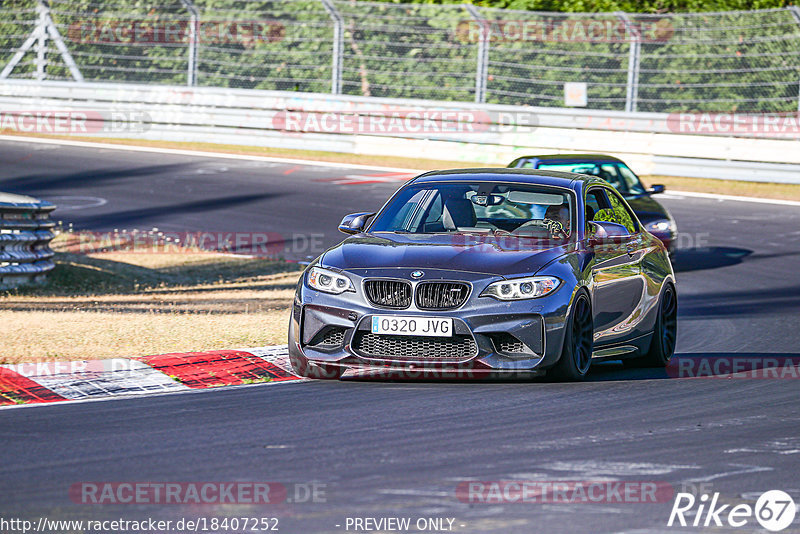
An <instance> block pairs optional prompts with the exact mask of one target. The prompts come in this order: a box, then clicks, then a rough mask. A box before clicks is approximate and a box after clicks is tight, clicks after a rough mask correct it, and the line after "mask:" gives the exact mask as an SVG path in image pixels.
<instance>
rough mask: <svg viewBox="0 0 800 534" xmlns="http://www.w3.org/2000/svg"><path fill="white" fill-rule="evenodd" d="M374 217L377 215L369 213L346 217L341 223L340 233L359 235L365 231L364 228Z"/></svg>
mask: <svg viewBox="0 0 800 534" xmlns="http://www.w3.org/2000/svg"><path fill="white" fill-rule="evenodd" d="M373 215H375V213H371V212H368V211H365V212H361V213H351V214H350V215H345V216H344V219H342V222H340V223H339V231H340V232H342V233H344V234H359V233H361V232H363V231H364V228H366V226H367V221H369V219H370V217H372V216H373Z"/></svg>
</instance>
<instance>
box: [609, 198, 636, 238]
mask: <svg viewBox="0 0 800 534" xmlns="http://www.w3.org/2000/svg"><path fill="white" fill-rule="evenodd" d="M608 200H609V201H610V202H611V209H612V212H613V219H614V220H612V221H611V222H615V223H618V224H621V225H622V226H624V227H625V228H627V229H628V232H630V233H631V234H635V233H636V232H637V231H638V230H639V227H638V225H637V224H636V218H635V217H634V215H633V214H632V213H631V212H630V211H629V209H628V207H627V206H626V205H625V203H624V202H623V201H622V200H621V199H620V198H619V197H618V196H617V194H616V193H612V192H610V191H609V192H608Z"/></svg>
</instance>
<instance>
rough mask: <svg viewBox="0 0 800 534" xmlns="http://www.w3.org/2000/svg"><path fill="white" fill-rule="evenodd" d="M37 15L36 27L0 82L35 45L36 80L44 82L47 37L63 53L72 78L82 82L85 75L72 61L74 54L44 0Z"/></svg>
mask: <svg viewBox="0 0 800 534" xmlns="http://www.w3.org/2000/svg"><path fill="white" fill-rule="evenodd" d="M36 13H37V14H38V19H37V21H36V27H34V29H33V31H32V32H31V34H30V36H28V38H27V39H26V40H25V43H23V45H22V46H21V47H19V48H18V49H17V52H16V53H15V54H14V56H13V57H12V58H11V59H10V60H9V62H8V63H7V64H6V66H5V67H4V68H3V70H2V72H0V80H4V79H6V78H8V77H9V75H10V74H11V71H13V70H14V67H16V66H17V65H18V64H19V62H20V61H21V60H22V58H23V57H25V54H26V53H27V52H28V50H30V49H31V48H32V47H33V46H34V45H36V60H35V61H34V64H35V65H36V79H37V80H39V81H41V80H43V79H44V77H45V75H46V74H47V65H46V57H45V52H46V50H47V47H46V44H47V36H48V35H49V36H50V39H52V40H53V42H54V43H55V44H56V48H58V51H59V52H61V56H62V58H63V59H64V63H66V64H67V68H69V72H70V74H72V77H73V78H75V81H77V82H82V81H83V75H82V74H81V71H80V69H78V65H76V64H75V60H74V59H72V54H70V53H69V50H68V49H67V46H66V45H65V44H64V40H63V39H62V38H61V34H60V33H59V32H58V28H56V25H55V24H54V23H53V19H52V18H50V10H49V9H48V7H47V5H45V3H44V1H43V0H39V1H38V2H37V3H36Z"/></svg>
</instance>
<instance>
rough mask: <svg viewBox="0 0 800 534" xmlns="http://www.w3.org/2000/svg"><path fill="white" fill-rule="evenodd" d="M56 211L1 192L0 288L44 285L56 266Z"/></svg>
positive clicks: (50, 206) (36, 200)
mask: <svg viewBox="0 0 800 534" xmlns="http://www.w3.org/2000/svg"><path fill="white" fill-rule="evenodd" d="M54 209H56V207H55V206H54V205H53V204H51V203H49V202H45V201H41V200H38V199H35V198H31V197H26V196H21V195H11V194H8V193H0V288H9V287H15V286H19V285H23V284H27V283H38V282H43V281H44V280H45V277H46V276H47V273H48V272H50V271H51V270H52V269H53V267H55V264H54V263H53V261H52V259H51V258H52V257H53V254H54V253H53V251H52V250H50V241H51V240H52V239H53V237H54V234H53V232H52V228H53V226H54V225H55V223H54V222H53V221H51V220H50V212H52V211H53V210H54Z"/></svg>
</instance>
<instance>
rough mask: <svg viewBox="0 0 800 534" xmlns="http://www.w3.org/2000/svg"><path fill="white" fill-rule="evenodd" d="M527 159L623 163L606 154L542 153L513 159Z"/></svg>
mask: <svg viewBox="0 0 800 534" xmlns="http://www.w3.org/2000/svg"><path fill="white" fill-rule="evenodd" d="M528 159H538V160H539V161H563V162H569V163H579V162H582V161H585V162H587V163H588V162H593V161H613V162H616V163H624V162H623V161H622V160H621V159H619V158H615V157H614V156H609V155H608V154H544V155H541V156H522V157H520V158H517V159H515V160H514V161H519V160H528Z"/></svg>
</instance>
